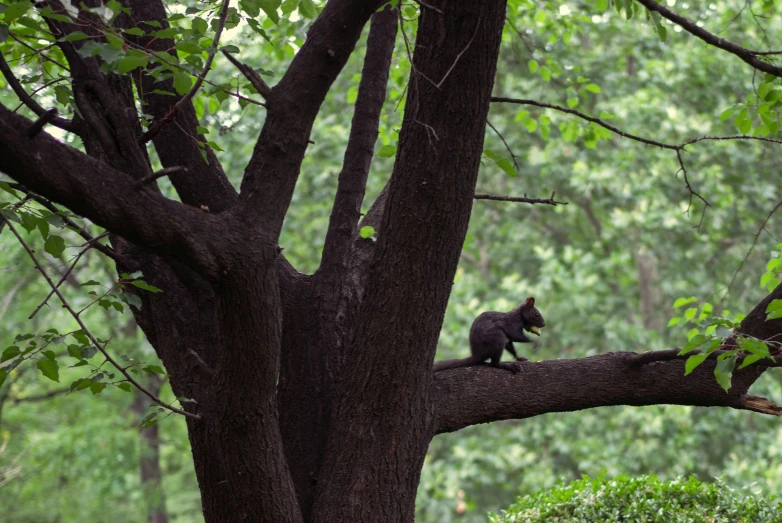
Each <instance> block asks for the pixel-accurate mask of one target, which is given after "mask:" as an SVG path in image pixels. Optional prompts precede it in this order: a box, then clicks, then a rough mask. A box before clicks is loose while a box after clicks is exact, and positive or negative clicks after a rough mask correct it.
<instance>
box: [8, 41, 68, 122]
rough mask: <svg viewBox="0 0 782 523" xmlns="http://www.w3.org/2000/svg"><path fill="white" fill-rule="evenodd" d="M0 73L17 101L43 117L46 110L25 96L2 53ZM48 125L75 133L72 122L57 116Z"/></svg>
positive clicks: (30, 97) (25, 93) (25, 92)
mask: <svg viewBox="0 0 782 523" xmlns="http://www.w3.org/2000/svg"><path fill="white" fill-rule="evenodd" d="M0 72H2V73H3V76H4V77H5V80H6V81H7V82H8V85H10V86H11V89H13V90H14V93H16V96H17V97H18V98H19V100H21V101H22V103H23V104H24V105H26V106H27V107H29V108H30V110H31V111H32V112H34V113H35V114H36V115H38V116H39V117H43V115H44V114H46V113H47V110H46V109H44V108H43V107H41V105H40V104H39V103H38V102H36V101H35V100H34V99H33V97H32V96H30V95H29V94H27V91H25V90H24V87H22V84H21V83H20V82H19V79H18V78H17V77H16V76H14V73H13V71H11V67H10V66H9V65H8V62H6V61H5V57H3V53H0ZM49 123H51V124H52V125H54V126H55V127H59V128H60V129H62V130H64V131H68V132H75V131H76V125H74V123H73V122H71V121H70V120H66V119H65V118H60V117H59V116H55V117H54V118H53V119H52V120H50V121H49Z"/></svg>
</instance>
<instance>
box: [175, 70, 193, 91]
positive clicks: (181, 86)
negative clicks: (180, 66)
mask: <svg viewBox="0 0 782 523" xmlns="http://www.w3.org/2000/svg"><path fill="white" fill-rule="evenodd" d="M192 85H193V80H192V79H191V78H190V75H189V74H187V73H183V72H178V73H176V74H175V75H174V89H176V92H177V93H179V94H181V95H185V94H187V92H188V91H189V90H190V87H191V86H192Z"/></svg>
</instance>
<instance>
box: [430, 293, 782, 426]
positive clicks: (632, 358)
mask: <svg viewBox="0 0 782 523" xmlns="http://www.w3.org/2000/svg"><path fill="white" fill-rule="evenodd" d="M780 298H782V285H780V286H778V287H777V288H776V289H775V290H774V292H772V293H771V294H769V295H768V296H766V297H765V298H764V299H763V300H762V301H761V302H760V303H758V304H757V305H756V306H755V307H754V308H753V309H752V311H751V312H750V313H749V314H748V315H747V317H746V318H744V320H743V321H742V322H741V326H740V327H739V329H738V331H739V332H741V333H743V334H746V335H748V336H753V337H756V338H758V339H761V340H765V341H778V340H779V339H780V338H781V337H782V319H777V320H771V321H766V307H767V306H768V304H769V303H770V302H771V301H772V300H774V299H780ZM678 353H679V350H678V349H671V350H667V351H656V352H647V353H642V354H636V353H633V352H611V353H608V354H601V355H598V356H592V357H589V358H581V359H574V360H550V361H540V362H536V363H533V362H525V363H522V371H521V373H519V374H517V375H512V374H510V373H508V372H497V371H496V369H491V368H488V367H468V368H466V369H460V370H453V371H447V372H440V373H437V374H436V375H435V376H436V377H435V380H434V388H435V390H434V398H435V399H434V404H435V409H434V412H435V413H436V414H437V433H438V434H439V433H443V432H453V431H456V430H459V429H462V428H464V427H468V426H470V425H475V424H478V423H488V422H491V421H498V420H504V419H523V418H530V417H533V416H539V415H541V414H546V413H548V412H571V411H576V410H583V409H590V408H594V407H605V406H609V405H634V406H641V405H655V404H674V405H695V406H703V407H732V408H734V409H745V410H752V411H755V412H762V413H764V414H774V415H782V409H780V407H778V406H776V405H775V404H774V403H772V402H770V401H769V400H767V399H765V398H758V397H756V396H749V395H748V390H749V387H750V386H751V385H752V384H753V383H754V382H755V380H757V379H758V378H759V377H760V375H761V374H763V372H765V371H766V369H768V368H769V367H771V366H776V365H778V364H779V358H775V362H773V363H772V362H771V361H770V360H761V361H762V362H763V363H762V364H761V362H756V363H754V364H752V365H750V366H748V367H746V368H744V369H742V370H737V371H735V372H734V373H733V379H732V382H731V384H732V386H731V388H730V390H729V391H728V392H727V393H726V392H725V391H724V390H723V389H722V387H720V385H719V384H718V383H717V380H716V379H715V378H714V367H715V365H716V363H715V360H714V358H711V359H708V360H706V361H704V362H703V363H701V365H699V366H698V367H696V369H695V370H694V371H693V372H692V373H691V374H689V375H687V376H685V375H684V358H680V357H679V356H678ZM688 356H689V355H688Z"/></svg>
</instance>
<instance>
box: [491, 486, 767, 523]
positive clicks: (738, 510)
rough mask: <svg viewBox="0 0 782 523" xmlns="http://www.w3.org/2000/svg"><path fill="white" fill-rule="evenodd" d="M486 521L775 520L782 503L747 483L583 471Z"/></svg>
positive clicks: (709, 522)
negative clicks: (738, 486) (736, 486)
mask: <svg viewBox="0 0 782 523" xmlns="http://www.w3.org/2000/svg"><path fill="white" fill-rule="evenodd" d="M489 521H490V522H492V523H511V522H514V523H521V522H524V523H534V522H546V523H564V522H568V523H570V522H583V523H593V522H603V521H605V522H614V521H623V522H660V523H685V522H686V523H700V522H703V523H722V522H725V523H727V522H731V523H751V522H758V523H761V522H763V523H767V522H768V523H774V522H782V505H781V504H780V503H779V502H778V501H777V500H776V499H775V498H774V497H771V498H768V499H766V498H762V497H758V496H756V495H754V494H752V493H751V492H750V491H749V490H748V489H745V490H744V491H742V493H741V494H740V495H739V494H737V493H736V492H734V491H733V490H731V489H730V488H728V487H727V486H726V485H725V484H724V483H723V482H722V481H720V480H717V481H716V482H715V483H702V482H700V481H698V480H697V479H695V478H694V477H690V478H679V479H675V480H673V481H662V480H660V479H659V478H657V477H656V476H640V477H627V476H618V477H615V478H611V479H609V478H605V477H597V478H590V477H587V476H585V477H584V478H583V479H581V480H578V481H573V482H572V483H569V484H560V485H557V486H555V487H552V488H550V489H546V490H541V491H539V492H537V493H536V494H532V495H529V496H525V497H522V498H519V499H518V501H517V503H516V504H515V505H512V506H510V507H509V508H508V509H507V510H503V511H502V512H501V513H500V514H489Z"/></svg>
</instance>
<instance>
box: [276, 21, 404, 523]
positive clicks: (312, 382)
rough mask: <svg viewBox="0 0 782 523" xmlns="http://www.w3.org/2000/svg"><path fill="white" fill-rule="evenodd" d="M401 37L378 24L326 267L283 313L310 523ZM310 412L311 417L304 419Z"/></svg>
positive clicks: (288, 398) (289, 450)
mask: <svg viewBox="0 0 782 523" xmlns="http://www.w3.org/2000/svg"><path fill="white" fill-rule="evenodd" d="M396 31H397V18H396V10H395V9H390V8H386V9H385V10H383V11H381V12H378V13H375V14H374V15H373V16H372V22H371V27H370V29H369V36H368V37H367V51H366V56H365V58H364V67H363V70H362V74H361V81H360V83H359V87H358V97H357V99H356V104H355V109H354V114H353V122H352V125H351V128H350V137H349V139H348V145H347V148H346V150H345V159H344V162H343V167H342V171H341V172H340V175H339V183H338V187H337V194H336V197H335V199H334V204H333V207H332V211H331V218H330V220H329V228H328V232H327V234H326V242H325V245H324V248H323V256H322V258H321V265H320V268H319V269H318V271H317V272H316V273H315V275H314V276H313V277H312V285H311V286H310V288H309V289H302V288H300V289H299V293H298V294H299V296H298V300H296V302H294V303H295V306H294V307H290V306H287V307H286V308H285V309H284V312H283V318H284V325H285V327H284V335H283V336H284V339H285V341H284V343H283V346H284V347H296V350H295V352H289V351H285V353H284V354H283V355H282V360H281V371H280V374H281V376H283V377H284V381H285V386H284V387H281V389H280V393H279V401H280V426H281V427H282V430H283V439H284V442H285V452H286V455H287V456H288V466H289V467H290V470H291V475H292V477H293V481H294V484H295V486H296V493H297V496H298V499H299V505H300V506H301V509H302V514H303V515H304V519H305V520H309V519H310V512H311V509H312V503H313V499H314V494H315V487H316V484H315V483H314V482H313V481H312V476H311V474H312V473H313V471H317V470H318V469H319V468H320V464H321V461H322V459H323V451H324V447H325V444H326V438H327V435H328V431H329V428H330V421H331V408H332V406H333V403H334V401H335V399H336V389H335V387H336V383H337V382H336V380H335V379H334V378H335V377H337V376H339V375H340V372H341V368H342V363H343V361H344V358H345V350H346V340H348V339H349V338H350V333H349V330H350V328H351V326H352V324H351V323H350V318H352V315H351V314H350V313H351V311H352V310H353V309H352V307H351V306H352V304H353V302H352V301H351V300H350V299H349V294H350V292H349V290H348V289H347V287H349V282H348V281H347V280H348V278H347V268H348V262H349V260H350V254H351V246H352V242H353V237H354V235H355V233H356V232H357V229H358V227H357V225H358V221H359V217H360V212H361V202H362V201H363V199H364V191H365V188H366V181H367V175H368V173H369V168H370V164H371V161H372V156H373V153H374V147H375V141H376V140H377V134H378V124H379V121H380V114H381V111H382V108H383V102H384V101H385V98H386V84H387V82H388V74H389V69H390V66H391V56H392V54H393V50H394V41H395V39H396ZM346 295H348V296H346ZM281 381H282V380H281ZM302 409H307V410H308V412H310V415H309V416H301V415H300V414H299V413H300V412H301V411H302Z"/></svg>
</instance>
